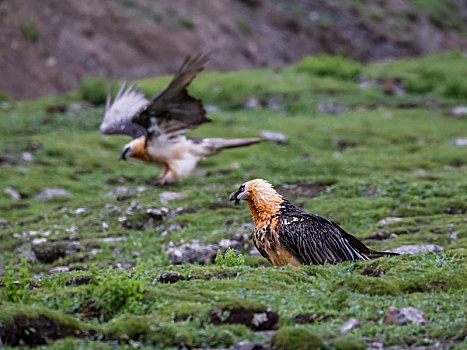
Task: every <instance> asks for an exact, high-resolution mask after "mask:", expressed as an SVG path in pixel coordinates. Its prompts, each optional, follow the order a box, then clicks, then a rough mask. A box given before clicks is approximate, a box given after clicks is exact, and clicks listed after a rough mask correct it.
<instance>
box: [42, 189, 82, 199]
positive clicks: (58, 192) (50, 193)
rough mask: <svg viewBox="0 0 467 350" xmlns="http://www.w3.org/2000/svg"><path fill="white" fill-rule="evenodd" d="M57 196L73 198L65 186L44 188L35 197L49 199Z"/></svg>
mask: <svg viewBox="0 0 467 350" xmlns="http://www.w3.org/2000/svg"><path fill="white" fill-rule="evenodd" d="M57 197H64V198H71V197H73V196H72V195H71V194H70V193H69V192H68V191H67V190H65V189H63V188H44V189H43V190H42V191H41V192H40V193H39V194H37V195H36V197H35V198H36V199H38V200H47V199H52V198H57Z"/></svg>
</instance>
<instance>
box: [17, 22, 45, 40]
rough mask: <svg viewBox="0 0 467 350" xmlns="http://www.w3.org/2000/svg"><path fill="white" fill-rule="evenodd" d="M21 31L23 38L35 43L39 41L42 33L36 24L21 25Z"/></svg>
mask: <svg viewBox="0 0 467 350" xmlns="http://www.w3.org/2000/svg"><path fill="white" fill-rule="evenodd" d="M19 29H20V30H21V33H22V34H23V36H24V37H25V38H26V39H27V40H29V41H30V42H33V43H35V42H38V41H39V36H40V32H39V29H38V28H37V27H36V25H35V24H33V23H21V24H20V26H19Z"/></svg>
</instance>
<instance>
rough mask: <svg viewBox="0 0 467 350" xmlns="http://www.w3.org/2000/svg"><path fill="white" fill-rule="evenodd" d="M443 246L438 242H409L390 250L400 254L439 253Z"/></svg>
mask: <svg viewBox="0 0 467 350" xmlns="http://www.w3.org/2000/svg"><path fill="white" fill-rule="evenodd" d="M443 250H444V248H443V247H441V246H439V245H436V244H407V245H402V246H400V247H397V248H395V249H390V250H389V252H393V253H399V254H420V253H429V252H430V253H437V252H442V251H443Z"/></svg>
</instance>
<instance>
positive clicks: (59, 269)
mask: <svg viewBox="0 0 467 350" xmlns="http://www.w3.org/2000/svg"><path fill="white" fill-rule="evenodd" d="M67 271H70V268H69V267H68V266H56V267H54V268H53V269H50V270H49V272H50V273H54V272H67Z"/></svg>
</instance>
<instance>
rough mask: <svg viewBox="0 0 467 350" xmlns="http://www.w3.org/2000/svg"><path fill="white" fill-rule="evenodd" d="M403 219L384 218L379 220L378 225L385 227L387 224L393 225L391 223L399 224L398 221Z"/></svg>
mask: <svg viewBox="0 0 467 350" xmlns="http://www.w3.org/2000/svg"><path fill="white" fill-rule="evenodd" d="M402 220H403V218H398V217H388V218H384V219H381V220H379V221H378V225H387V224H390V223H393V222H399V221H402Z"/></svg>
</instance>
